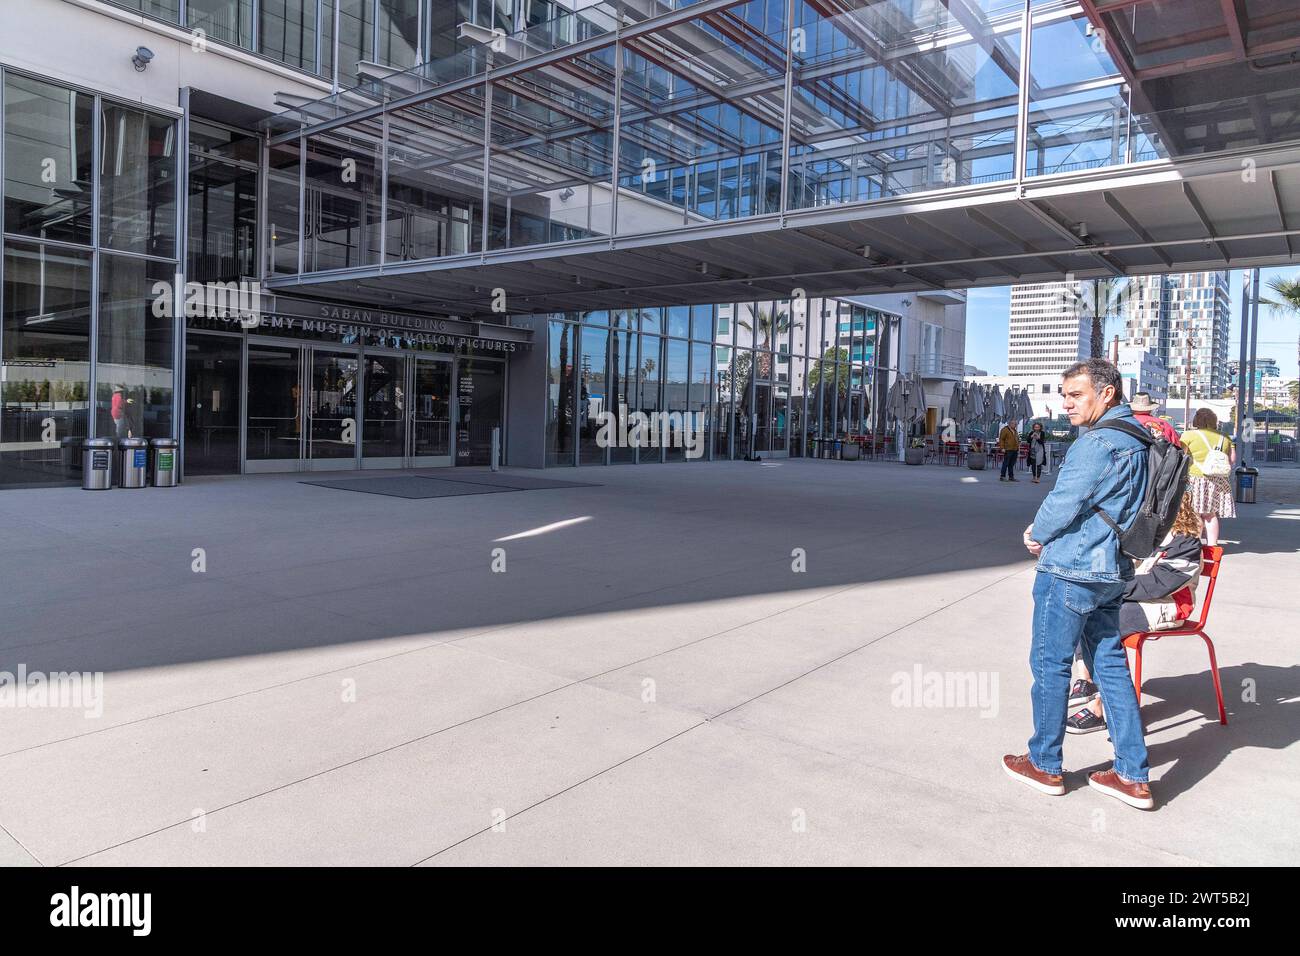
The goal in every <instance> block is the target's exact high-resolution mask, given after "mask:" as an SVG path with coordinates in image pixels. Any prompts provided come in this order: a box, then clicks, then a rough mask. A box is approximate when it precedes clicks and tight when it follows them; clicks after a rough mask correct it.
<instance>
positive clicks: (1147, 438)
mask: <svg viewBox="0 0 1300 956" xmlns="http://www.w3.org/2000/svg"><path fill="white" fill-rule="evenodd" d="M1092 427H1093V430H1094V431H1095V430H1096V429H1098V428H1109V429H1111V430H1112V431H1117V432H1123V433H1124V434H1125V435H1128V436H1129V437H1131V438H1136V439H1137V440H1138V441H1140V442H1142V444H1143V445H1147V446H1150V445H1154V444H1155V443H1156V440H1155V438H1154V437H1152V435H1151V433H1150V432H1149V431H1147V430H1146V429H1145V428H1143V427H1142V426H1141V425H1133V424H1130V423H1129V422H1126V421H1123V420H1121V419H1118V418H1112V419H1111V420H1110V421H1105V422H1098V423H1097V424H1096V425H1093V426H1092ZM1092 510H1093V511H1095V512H1096V513H1097V514H1098V515H1099V516H1100V517H1101V520H1102V521H1104V522H1106V524H1108V525H1110V530H1112V531H1114V532H1115V534H1116V535H1117V536H1118V537H1121V538H1122V537H1123V536H1124V529H1123V528H1121V527H1120V526H1119V522H1117V521H1116V520H1115V519H1114V518H1112V517H1111V516H1110V515H1108V514H1106V512H1105V511H1103V510H1102V509H1101V506H1100V505H1093V506H1092Z"/></svg>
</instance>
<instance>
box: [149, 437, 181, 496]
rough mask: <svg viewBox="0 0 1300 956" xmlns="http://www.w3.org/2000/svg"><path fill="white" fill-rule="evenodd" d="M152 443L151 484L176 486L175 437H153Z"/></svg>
mask: <svg viewBox="0 0 1300 956" xmlns="http://www.w3.org/2000/svg"><path fill="white" fill-rule="evenodd" d="M150 444H152V445H153V486H154V487H155V488H175V487H176V445H177V442H176V439H175V438H155V439H154V440H153V441H152V442H151V443H150Z"/></svg>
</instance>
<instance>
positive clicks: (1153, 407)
mask: <svg viewBox="0 0 1300 956" xmlns="http://www.w3.org/2000/svg"><path fill="white" fill-rule="evenodd" d="M1129 407H1130V408H1132V409H1133V417H1134V418H1136V419H1137V420H1138V423H1139V424H1141V426H1142V427H1143V428H1145V429H1146V430H1147V431H1149V432H1150V433H1151V434H1153V435H1155V436H1156V437H1157V438H1159V437H1162V436H1163V437H1164V439H1165V441H1167V442H1169V443H1170V444H1171V445H1173V446H1175V447H1176V448H1181V447H1182V443H1181V442H1180V441H1179V440H1178V431H1177V430H1176V429H1175V428H1174V426H1173V424H1172V423H1171V422H1168V421H1166V420H1165V419H1163V418H1156V412H1158V411H1160V403H1159V402H1156V401H1152V399H1151V393H1150V392H1134V393H1133V401H1131V402H1129Z"/></svg>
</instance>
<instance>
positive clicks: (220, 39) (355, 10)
mask: <svg viewBox="0 0 1300 956" xmlns="http://www.w3.org/2000/svg"><path fill="white" fill-rule="evenodd" d="M107 2H108V3H112V4H114V5H115V6H119V7H125V8H126V9H128V10H131V11H134V12H137V13H143V14H144V15H145V16H149V17H153V18H154V19H157V20H162V21H164V22H167V23H171V24H175V25H176V26H181V27H184V28H186V29H188V30H190V31H192V32H193V34H194V35H195V37H201V38H202V41H203V42H205V43H206V42H216V43H223V44H226V45H228V46H232V47H238V48H240V49H242V50H247V51H248V52H250V53H257V54H259V55H261V56H264V57H267V58H268V59H270V60H274V61H275V62H277V63H282V64H284V65H285V66H288V67H292V68H293V69H296V70H302V71H304V72H306V73H312V74H315V75H317V76H321V77H324V78H326V79H330V80H334V81H336V82H337V83H338V84H339V85H340V86H342V87H343V88H348V87H353V86H356V85H357V83H358V82H359V79H360V73H359V68H360V65H361V64H363V63H374V64H377V65H379V66H385V67H396V68H398V69H402V70H405V69H410V68H411V67H414V66H416V65H417V64H419V63H423V62H425V61H427V60H430V59H436V58H439V57H447V56H452V55H453V54H455V53H457V52H458V51H460V50H461V49H463V48H464V47H465V43H464V42H463V41H462V40H460V39H459V38H458V36H457V29H456V28H457V25H458V24H460V23H464V22H470V23H476V24H481V25H484V26H487V27H489V28H491V27H493V26H496V27H497V28H498V29H501V30H504V31H505V32H506V33H513V32H515V31H516V30H522V29H525V28H527V27H529V26H534V25H536V24H537V23H539V22H541V20H546V21H550V20H551V17H552V16H554V15H555V11H554V8H553V5H552V4H551V3H549V2H534V0H522V2H520V3H518V4H517V5H516V4H515V3H514V2H513V0H505V2H502V0H184V2H182V0H107ZM516 6H517V9H516ZM539 18H541V19H539ZM336 24H337V29H336ZM336 39H337V42H336ZM336 46H337V55H336V49H335V48H336ZM336 61H337V64H338V73H337V75H335V69H334V68H335V62H336Z"/></svg>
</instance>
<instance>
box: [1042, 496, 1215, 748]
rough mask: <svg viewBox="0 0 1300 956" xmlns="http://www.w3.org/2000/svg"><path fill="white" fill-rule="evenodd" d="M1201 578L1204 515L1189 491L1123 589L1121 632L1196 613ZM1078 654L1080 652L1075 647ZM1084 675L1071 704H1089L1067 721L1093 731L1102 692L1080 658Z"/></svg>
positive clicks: (1172, 623) (1173, 622) (1071, 727)
mask: <svg viewBox="0 0 1300 956" xmlns="http://www.w3.org/2000/svg"><path fill="white" fill-rule="evenodd" d="M1200 579H1201V519H1200V516H1199V515H1197V513H1196V509H1195V507H1193V505H1192V496H1191V494H1190V493H1185V494H1184V495H1183V502H1182V505H1181V506H1180V507H1179V509H1178V517H1177V518H1175V519H1174V525H1173V527H1172V528H1170V529H1169V534H1168V536H1167V537H1166V538H1165V540H1164V543H1163V544H1162V545H1161V547H1160V550H1159V551H1158V552H1156V553H1155V554H1153V555H1151V557H1149V558H1147V559H1146V560H1145V561H1143V562H1142V563H1141V564H1140V565H1138V566H1137V568H1136V569H1135V573H1134V575H1133V580H1131V581H1129V582H1128V584H1127V585H1126V587H1125V588H1124V603H1123V604H1122V605H1120V609H1119V632H1120V634H1123V635H1128V634H1133V633H1135V632H1136V631H1166V630H1169V629H1170V628H1174V627H1177V626H1178V625H1180V624H1182V623H1183V622H1184V621H1186V620H1187V619H1188V618H1189V617H1191V616H1192V610H1193V608H1194V607H1195V605H1196V584H1197V582H1198V581H1200ZM1076 654H1077V652H1076ZM1079 666H1080V668H1082V672H1083V676H1082V677H1081V678H1080V679H1078V680H1076V681H1075V682H1074V687H1073V688H1072V689H1071V691H1070V703H1071V704H1077V703H1080V702H1086V703H1087V706H1086V707H1084V708H1083V709H1082V710H1080V711H1079V712H1078V713H1076V714H1074V715H1073V716H1071V717H1070V718H1069V719H1068V720H1066V722H1065V730H1066V733H1071V734H1090V733H1092V732H1093V731H1096V730H1105V729H1106V718H1105V716H1104V714H1103V712H1102V700H1101V694H1099V693H1098V692H1097V687H1096V685H1095V684H1093V682H1092V675H1091V674H1089V673H1088V669H1087V666H1086V665H1084V663H1083V661H1082V660H1080V661H1079Z"/></svg>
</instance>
